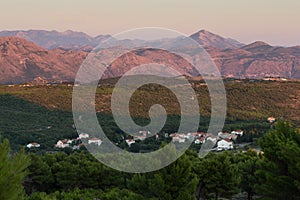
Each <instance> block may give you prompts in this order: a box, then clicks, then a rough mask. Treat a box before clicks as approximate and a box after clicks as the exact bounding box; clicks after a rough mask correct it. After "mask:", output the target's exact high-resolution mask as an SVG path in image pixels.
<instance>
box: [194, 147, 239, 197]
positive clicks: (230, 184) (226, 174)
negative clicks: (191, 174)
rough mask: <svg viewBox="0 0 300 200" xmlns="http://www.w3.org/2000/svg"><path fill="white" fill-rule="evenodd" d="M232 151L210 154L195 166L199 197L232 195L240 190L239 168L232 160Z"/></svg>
mask: <svg viewBox="0 0 300 200" xmlns="http://www.w3.org/2000/svg"><path fill="white" fill-rule="evenodd" d="M231 156H232V155H231V154H230V153H227V152H226V153H221V154H210V155H208V156H207V157H205V158H203V159H201V160H200V162H197V164H196V165H195V167H194V171H195V173H196V174H197V175H198V178H199V182H198V186H197V194H196V195H197V199H200V197H201V198H209V197H210V196H214V197H215V199H218V198H220V197H227V198H228V197H231V196H232V195H233V194H235V193H236V192H237V191H238V190H237V189H238V188H237V186H238V174H237V168H236V166H235V165H233V163H232V162H231V161H230V157H231Z"/></svg>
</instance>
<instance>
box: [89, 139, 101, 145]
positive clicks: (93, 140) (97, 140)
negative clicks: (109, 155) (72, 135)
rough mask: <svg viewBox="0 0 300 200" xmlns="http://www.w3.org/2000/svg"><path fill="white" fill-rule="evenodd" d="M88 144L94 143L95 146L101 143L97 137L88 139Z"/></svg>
mask: <svg viewBox="0 0 300 200" xmlns="http://www.w3.org/2000/svg"><path fill="white" fill-rule="evenodd" d="M88 144H95V145H97V146H100V145H101V144H102V140H101V139H99V138H92V139H89V140H88Z"/></svg>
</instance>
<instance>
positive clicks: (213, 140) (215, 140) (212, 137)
mask: <svg viewBox="0 0 300 200" xmlns="http://www.w3.org/2000/svg"><path fill="white" fill-rule="evenodd" d="M206 141H211V142H212V143H214V144H215V143H216V142H217V141H218V139H217V137H216V136H214V135H209V136H207V137H206Z"/></svg>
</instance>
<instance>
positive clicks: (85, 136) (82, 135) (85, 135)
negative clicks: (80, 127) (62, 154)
mask: <svg viewBox="0 0 300 200" xmlns="http://www.w3.org/2000/svg"><path fill="white" fill-rule="evenodd" d="M89 137H90V136H89V134H87V133H80V134H79V139H83V138H84V139H86V138H89Z"/></svg>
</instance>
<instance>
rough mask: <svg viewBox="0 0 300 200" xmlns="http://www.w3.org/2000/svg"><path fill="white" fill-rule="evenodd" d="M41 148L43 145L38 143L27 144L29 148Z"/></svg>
mask: <svg viewBox="0 0 300 200" xmlns="http://www.w3.org/2000/svg"><path fill="white" fill-rule="evenodd" d="M40 146H41V145H40V144H38V143H36V142H32V143H29V144H27V148H32V147H35V148H39V147H40Z"/></svg>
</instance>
